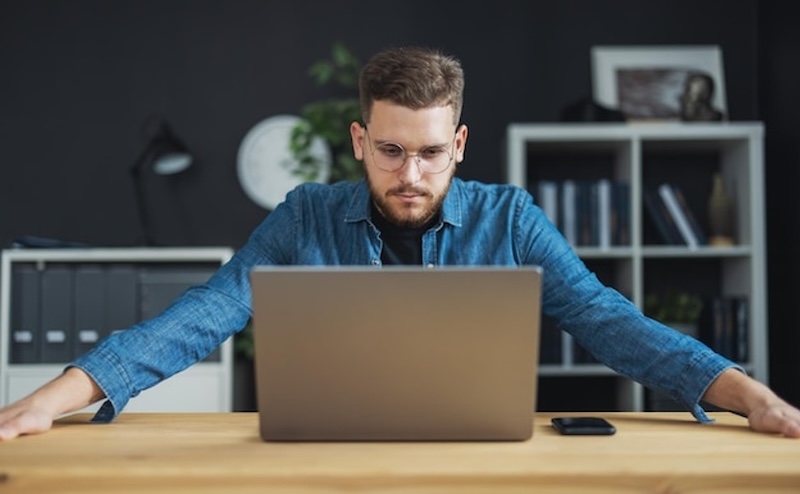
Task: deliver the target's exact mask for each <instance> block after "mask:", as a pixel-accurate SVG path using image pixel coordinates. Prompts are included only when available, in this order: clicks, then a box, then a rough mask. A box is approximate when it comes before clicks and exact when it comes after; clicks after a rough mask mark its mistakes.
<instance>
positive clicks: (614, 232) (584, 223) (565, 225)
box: [530, 179, 631, 248]
mask: <svg viewBox="0 0 800 494" xmlns="http://www.w3.org/2000/svg"><path fill="white" fill-rule="evenodd" d="M530 190H531V192H532V193H533V196H534V200H535V201H536V203H537V204H538V205H539V207H541V208H542V210H543V211H544V212H545V214H546V215H547V217H548V218H549V219H550V221H551V222H552V223H553V224H554V225H555V226H556V227H557V228H558V229H559V230H560V231H561V233H562V234H563V235H564V237H565V238H566V239H567V241H568V242H569V243H570V244H571V245H573V246H593V247H601V248H608V247H611V246H620V245H630V243H631V236H630V231H631V230H630V184H629V183H628V182H625V181H619V180H610V179H600V180H570V179H568V180H560V181H559V180H539V181H537V182H535V183H534V184H532V186H531V187H530Z"/></svg>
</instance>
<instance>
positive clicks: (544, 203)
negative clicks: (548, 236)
mask: <svg viewBox="0 0 800 494" xmlns="http://www.w3.org/2000/svg"><path fill="white" fill-rule="evenodd" d="M536 191H537V197H536V202H537V203H538V204H539V207H541V208H542V210H544V213H545V215H547V218H548V219H549V220H550V222H551V223H553V224H554V225H558V209H559V208H558V184H557V183H556V182H554V181H552V180H540V181H539V182H537V184H536Z"/></svg>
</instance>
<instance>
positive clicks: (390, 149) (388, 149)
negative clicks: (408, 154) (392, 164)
mask: <svg viewBox="0 0 800 494" xmlns="http://www.w3.org/2000/svg"><path fill="white" fill-rule="evenodd" d="M378 149H379V150H380V152H381V153H383V154H384V155H386V156H388V157H390V158H396V157H398V156H402V155H403V150H402V149H401V148H399V147H397V146H381V147H379V148H378Z"/></svg>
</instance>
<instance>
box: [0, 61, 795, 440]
mask: <svg viewBox="0 0 800 494" xmlns="http://www.w3.org/2000/svg"><path fill="white" fill-rule="evenodd" d="M463 86H464V79H463V72H462V69H461V66H460V64H459V62H458V61H457V60H455V59H453V58H451V57H448V56H445V55H443V54H441V53H438V52H436V51H433V50H427V49H420V48H401V49H392V50H387V51H384V52H381V53H379V54H377V55H376V56H374V57H373V58H372V59H371V60H370V61H369V63H367V64H366V65H365V66H364V68H363V70H362V73H361V76H360V95H361V107H362V118H363V122H364V123H363V124H361V123H358V122H353V123H352V124H351V126H350V134H351V138H352V143H353V152H354V154H355V157H356V158H357V159H359V160H362V161H363V163H364V170H365V173H366V179H365V180H362V181H360V182H357V183H345V182H342V183H338V184H334V185H330V186H329V185H322V184H305V185H302V186H300V187H298V188H297V189H295V190H294V191H293V192H291V193H289V194H288V195H287V197H286V201H285V202H284V203H282V204H281V205H279V206H278V207H277V208H275V210H274V211H273V212H272V213H271V214H270V215H269V216H267V218H266V219H265V220H264V222H263V223H262V224H261V225H259V226H258V227H257V228H256V230H255V231H254V232H253V233H252V235H251V237H250V239H249V240H248V242H247V243H246V244H245V245H244V247H242V249H240V250H239V252H237V253H236V255H235V256H234V257H233V259H231V261H230V262H228V263H227V264H226V265H225V266H223V267H222V268H220V270H219V271H218V272H217V273H215V274H214V276H212V277H211V279H210V280H209V281H208V282H207V283H206V284H204V285H202V286H199V287H195V288H192V289H190V290H188V291H187V293H186V294H184V295H183V296H181V297H180V298H179V299H178V300H177V301H176V302H175V303H174V304H173V305H172V306H170V307H169V308H168V309H166V311H165V312H164V313H163V314H162V315H160V316H159V317H157V318H155V319H153V320H151V321H146V322H143V323H141V324H138V325H136V326H134V327H133V328H130V329H128V330H127V331H121V332H118V333H116V334H114V335H113V336H110V337H108V338H107V339H105V340H104V341H102V342H100V343H99V344H98V345H97V346H96V347H95V348H94V349H93V350H91V351H90V352H88V353H87V354H86V355H84V356H82V357H81V358H79V359H77V360H76V361H75V362H73V363H72V364H71V365H70V366H68V368H67V370H66V371H65V372H64V373H63V374H62V375H61V376H59V377H57V378H56V379H54V380H53V381H51V382H50V383H48V384H46V385H45V386H43V387H42V388H40V389H39V390H37V391H35V392H34V393H33V394H31V395H29V396H28V397H26V398H23V399H21V400H20V401H18V402H16V403H13V404H11V405H9V406H8V407H6V408H5V409H3V410H0V438H3V439H9V438H12V437H15V436H17V435H20V434H30V433H37V432H43V431H46V430H48V429H49V428H50V427H51V425H52V421H53V419H54V418H55V417H57V416H58V415H60V414H62V413H65V412H69V411H73V410H77V409H79V408H82V407H84V406H86V405H89V404H91V403H94V402H96V401H99V400H101V399H103V398H106V399H107V401H106V402H105V403H103V405H102V406H101V408H100V410H99V411H98V413H97V415H96V416H95V419H94V420H96V421H109V420H113V418H114V417H116V415H117V414H119V413H120V411H121V410H122V409H123V407H124V406H125V404H126V403H127V401H128V399H129V398H130V397H132V396H135V395H136V394H137V393H138V392H140V391H142V390H144V389H146V388H148V387H150V386H153V385H155V384H157V383H158V382H159V381H161V380H163V379H165V378H167V377H169V376H171V375H172V374H174V373H176V372H178V371H180V370H182V369H184V368H186V367H188V366H189V365H191V364H193V363H194V362H197V361H198V360H200V359H202V358H203V357H204V356H205V355H207V354H208V353H209V352H211V351H212V350H213V349H214V348H215V347H216V346H218V345H219V344H221V343H222V342H223V341H224V340H225V339H226V338H228V337H229V336H230V335H231V334H233V333H234V332H236V331H238V330H240V329H241V328H242V327H244V326H245V324H246V322H247V320H248V318H249V317H250V315H251V293H250V286H249V280H248V273H249V270H250V268H251V267H252V266H254V265H257V264H307V265H308V264H313V265H335V264H339V265H374V266H376V268H379V267H380V266H381V265H383V264H397V263H403V264H422V265H430V266H436V265H454V264H467V265H489V264H495V265H524V264H538V265H541V266H542V267H543V269H544V272H545V273H546V275H545V277H544V280H545V283H544V290H543V293H544V298H543V308H544V310H545V312H546V313H547V314H549V315H551V316H553V317H554V318H555V319H556V320H558V322H559V325H560V327H561V328H562V329H564V330H566V331H568V332H570V333H571V334H572V335H573V336H574V337H575V338H576V340H577V341H579V342H580V343H581V344H583V345H584V346H585V347H586V348H588V349H590V351H591V352H592V353H593V354H594V355H595V356H596V357H597V358H599V359H600V360H601V361H603V362H604V363H606V364H607V365H609V366H611V367H612V368H614V369H616V370H617V371H619V372H620V373H622V374H625V375H628V376H631V377H632V378H634V379H636V380H638V381H639V382H642V383H643V384H645V385H647V386H651V387H653V388H656V389H659V390H660V391H662V392H664V393H666V394H668V395H669V396H671V397H673V398H675V399H678V400H680V401H682V402H683V403H684V404H685V405H686V406H687V407H688V408H689V409H691V411H692V413H693V414H694V415H695V417H697V419H698V420H700V421H706V420H708V418H707V416H706V415H705V413H704V411H703V410H702V408H701V407H700V406H699V402H700V401H701V400H705V401H708V402H710V403H712V404H714V405H717V406H719V407H722V408H725V409H729V410H733V411H737V412H739V413H742V414H744V415H747V416H748V418H749V422H750V426H751V428H752V429H754V430H757V431H763V432H774V433H782V434H783V435H785V436H789V437H800V411H799V410H797V409H796V408H794V407H792V406H790V405H789V404H788V403H786V402H785V401H783V400H781V399H780V398H778V397H777V396H776V395H775V394H774V393H773V392H772V391H771V390H769V389H768V388H767V387H766V386H764V385H762V384H760V383H758V382H756V381H755V380H753V379H751V378H749V377H747V376H746V375H745V374H744V373H743V372H741V370H740V369H738V368H737V367H736V366H735V364H733V363H732V362H730V361H728V360H727V359H725V358H723V357H721V356H720V355H717V354H715V353H714V352H712V351H711V350H710V349H708V348H707V347H706V346H704V345H702V344H701V343H700V342H698V341H697V340H694V339H692V338H689V337H686V336H684V335H682V334H680V333H679V332H677V331H674V330H672V329H670V328H667V327H666V326H663V325H661V324H659V323H658V322H656V321H653V320H651V319H648V318H646V317H645V316H643V315H642V313H641V311H639V310H638V309H637V308H636V307H635V306H634V305H633V304H632V303H631V302H630V301H628V300H627V299H626V298H625V297H623V296H621V295H620V294H619V293H618V292H616V291H615V290H613V289H611V288H608V287H605V286H603V285H602V284H601V283H600V282H599V281H598V280H597V278H596V277H595V276H594V274H592V273H591V272H589V271H588V270H587V268H586V267H585V265H584V264H583V263H582V262H581V261H580V259H579V258H578V257H577V256H575V254H574V253H573V251H572V250H571V249H570V247H569V245H568V244H567V243H566V241H565V240H564V238H563V237H562V236H561V235H560V234H559V233H558V231H557V230H556V229H555V227H554V226H553V225H552V224H551V223H549V222H548V221H547V219H546V217H545V215H544V214H543V212H542V210H541V209H539V208H538V207H536V206H535V205H534V204H533V200H532V198H531V196H530V195H529V194H528V193H527V192H526V191H523V190H521V189H520V188H517V187H513V186H510V185H484V184H479V183H476V182H464V181H462V180H460V179H457V178H455V177H454V175H455V172H456V168H457V165H458V164H459V163H460V162H462V161H463V160H464V150H465V147H466V142H467V127H466V126H465V125H461V124H459V119H460V116H461V107H462V95H463ZM364 303H369V301H368V300H367V301H364ZM409 310H413V308H409Z"/></svg>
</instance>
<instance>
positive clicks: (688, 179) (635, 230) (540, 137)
mask: <svg viewBox="0 0 800 494" xmlns="http://www.w3.org/2000/svg"><path fill="white" fill-rule="evenodd" d="M763 133H764V129H763V126H762V124H761V123H758V122H742V123H672V122H668V123H642V124H619V123H607V124H606V123H603V124H583V123H579V124H572V123H570V124H528V123H512V124H511V125H509V126H508V129H507V143H506V144H507V148H506V153H507V154H506V158H507V163H506V164H507V169H506V171H507V181H508V182H509V183H512V184H516V185H519V186H521V187H524V188H528V190H531V187H532V185H533V184H534V183H535V182H536V181H537V180H541V179H556V180H558V179H565V178H576V179H580V178H585V177H590V178H593V179H596V178H598V177H602V178H608V179H612V180H619V181H627V182H629V183H630V189H629V191H630V204H629V206H630V207H629V211H630V217H629V218H628V219H629V221H630V240H631V241H630V245H620V246H611V247H605V248H599V247H585V246H580V247H579V246H575V247H574V248H575V250H576V252H577V253H578V255H580V256H581V258H583V259H584V260H585V261H586V262H587V265H589V266H590V268H592V267H593V266H594V265H600V266H602V267H603V268H602V269H603V270H604V276H605V278H604V276H600V277H601V279H602V280H603V281H604V282H606V283H609V284H611V285H612V286H614V287H615V288H617V289H618V290H620V291H621V292H622V293H624V294H626V295H627V296H629V297H630V298H631V300H632V301H633V302H634V303H635V304H636V305H637V306H639V307H643V304H644V299H645V294H646V293H647V292H648V290H649V289H651V288H655V287H658V286H660V285H663V284H672V286H678V287H685V288H686V289H693V288H695V285H696V286H700V287H710V289H712V290H715V291H716V292H717V293H718V294H719V295H720V296H742V297H745V298H746V299H747V301H748V305H749V326H748V350H749V352H748V353H749V358H748V359H747V360H746V361H745V362H741V364H742V365H743V366H744V367H745V368H746V369H747V371H748V372H749V373H750V374H751V375H752V376H753V377H755V378H756V379H758V380H759V381H762V382H765V383H766V382H767V381H768V361H767V358H768V357H767V355H768V352H767V312H766V287H767V284H766V261H765V255H766V250H765V232H764V222H765V219H764V179H763ZM714 172H720V173H721V174H722V176H723V177H724V181H725V184H726V186H727V187H728V190H729V192H730V193H731V195H732V197H733V200H734V218H735V219H734V223H735V244H734V245H733V246H730V247H711V246H701V247H699V248H695V249H690V248H689V247H686V246H675V245H661V244H659V242H658V241H653V238H654V237H653V235H652V234H651V235H649V236H648V235H646V233H648V231H652V227H651V226H650V230H647V228H648V226H649V225H647V222H648V221H649V217H648V214H647V212H646V210H645V208H644V207H643V188H644V187H645V186H652V185H654V184H657V183H658V182H660V181H671V182H673V181H674V182H677V183H680V184H681V185H682V186H684V187H685V188H686V189H693V190H694V192H695V195H696V196H698V200H696V201H695V206H696V207H695V208H694V209H695V212H696V216H698V217H700V218H704V217H705V209H704V207H705V202H700V198H701V195H702V194H708V192H710V181H711V175H712V174H713V173H714ZM531 192H533V193H534V196H536V194H535V191H534V190H531ZM706 197H707V195H706V196H703V197H702V200H703V201H705V198H706ZM701 208H703V209H701ZM541 375H542V376H543V378H545V379H546V378H548V377H552V376H562V377H577V376H581V377H587V376H614V375H615V374H614V373H613V371H611V370H610V369H608V368H606V367H605V366H602V365H599V364H576V363H570V362H566V363H563V362H562V363H560V364H547V365H543V366H542V369H541ZM616 403H617V407H618V408H619V409H625V410H628V409H630V410H642V409H646V408H648V407H647V400H646V392H645V390H643V389H642V388H641V386H639V385H638V384H635V383H633V382H631V381H630V380H627V379H623V378H621V377H620V381H619V386H618V395H617V397H616Z"/></svg>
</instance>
